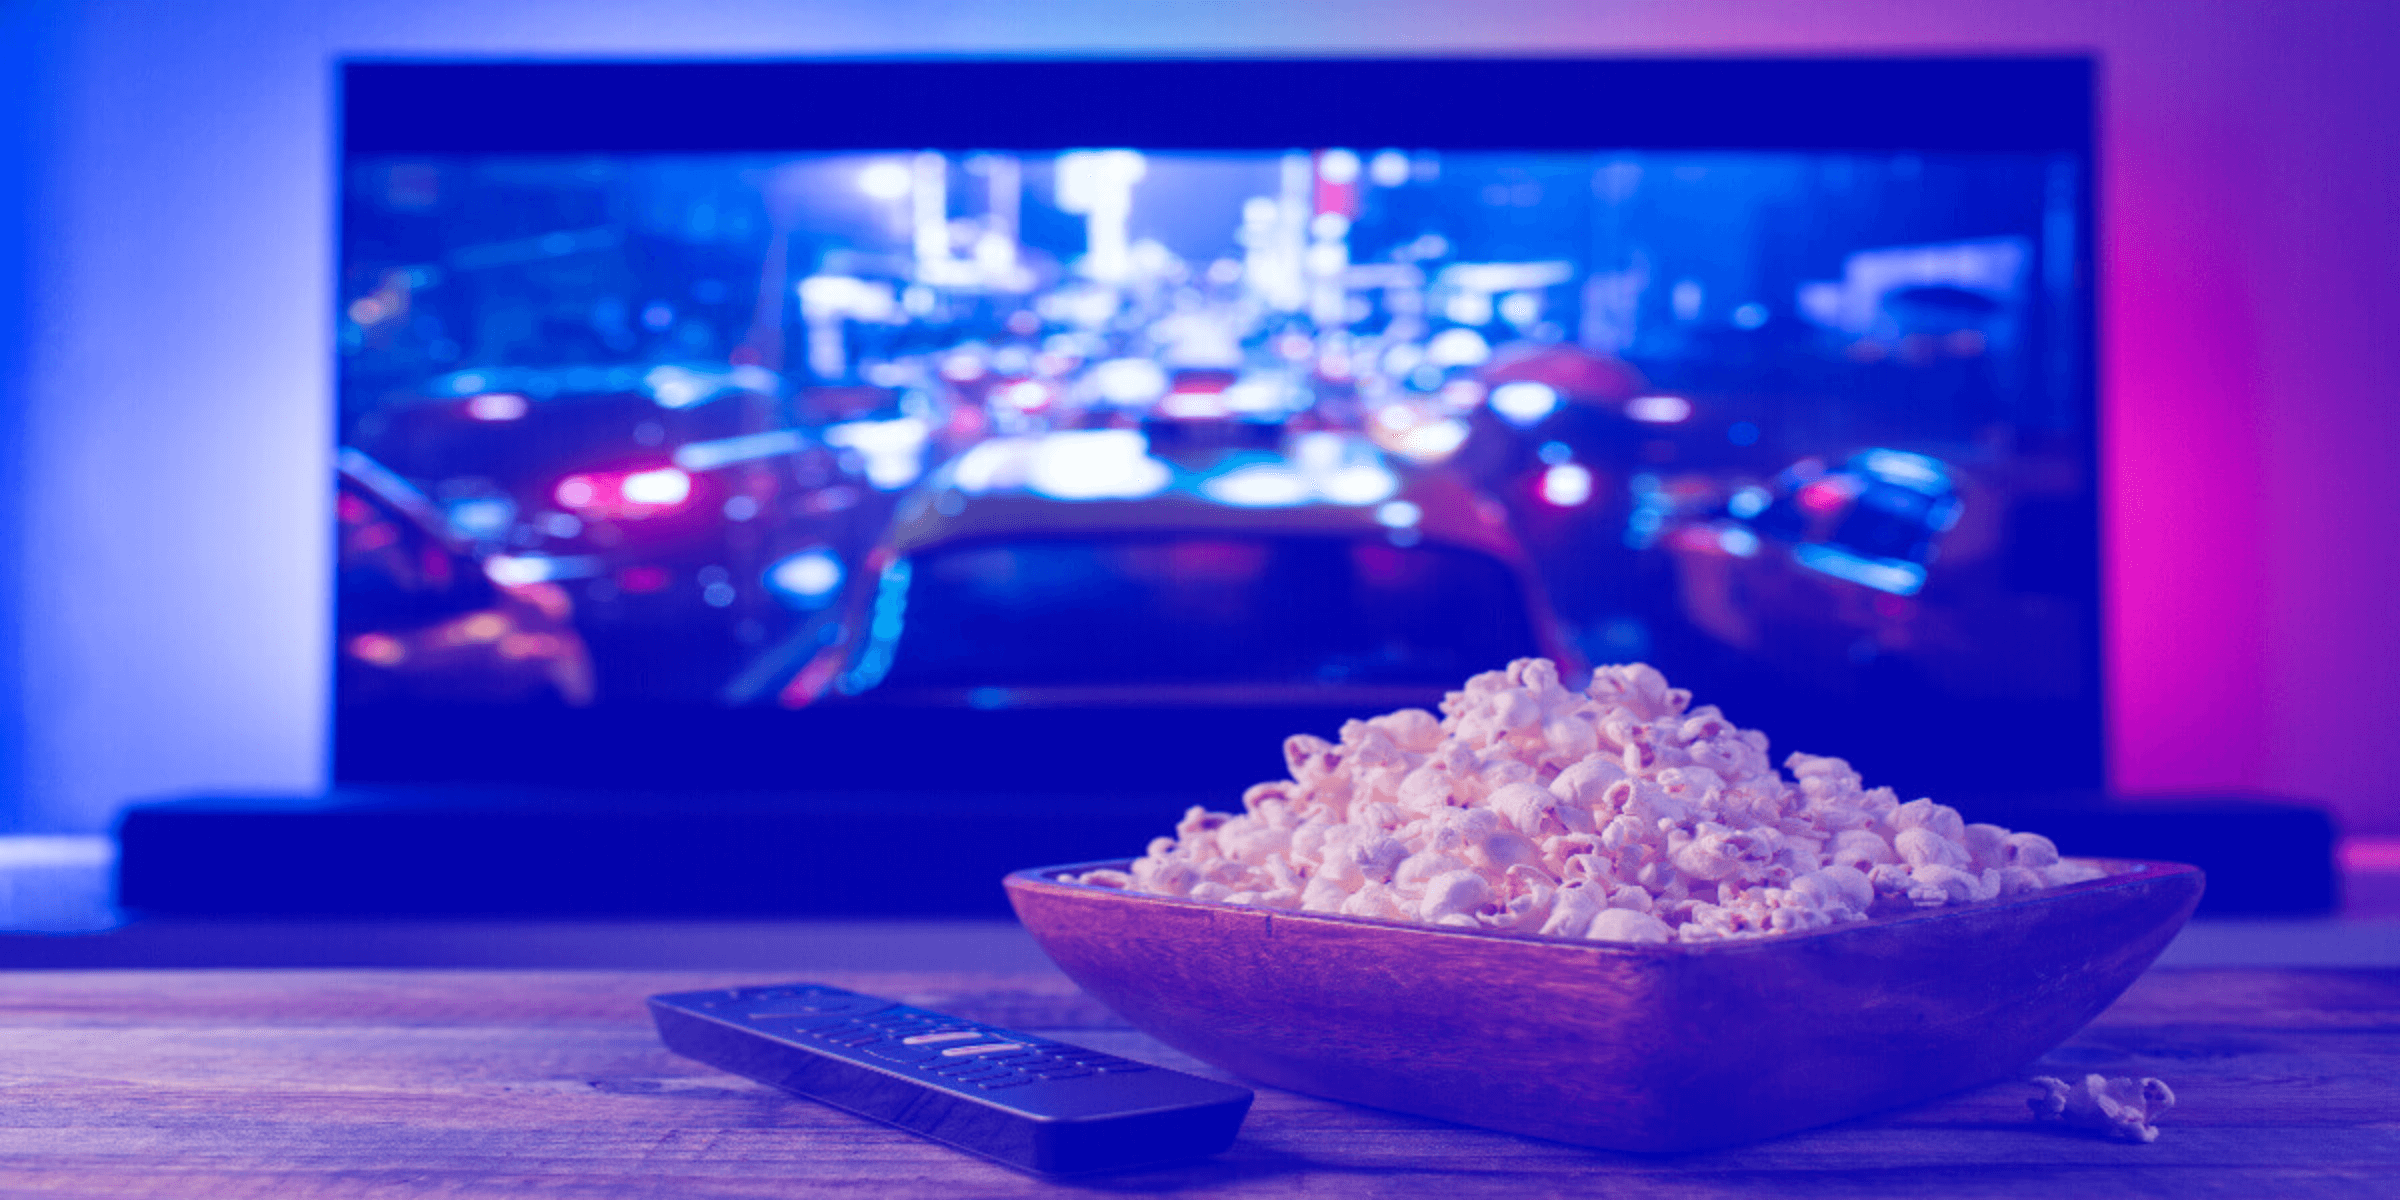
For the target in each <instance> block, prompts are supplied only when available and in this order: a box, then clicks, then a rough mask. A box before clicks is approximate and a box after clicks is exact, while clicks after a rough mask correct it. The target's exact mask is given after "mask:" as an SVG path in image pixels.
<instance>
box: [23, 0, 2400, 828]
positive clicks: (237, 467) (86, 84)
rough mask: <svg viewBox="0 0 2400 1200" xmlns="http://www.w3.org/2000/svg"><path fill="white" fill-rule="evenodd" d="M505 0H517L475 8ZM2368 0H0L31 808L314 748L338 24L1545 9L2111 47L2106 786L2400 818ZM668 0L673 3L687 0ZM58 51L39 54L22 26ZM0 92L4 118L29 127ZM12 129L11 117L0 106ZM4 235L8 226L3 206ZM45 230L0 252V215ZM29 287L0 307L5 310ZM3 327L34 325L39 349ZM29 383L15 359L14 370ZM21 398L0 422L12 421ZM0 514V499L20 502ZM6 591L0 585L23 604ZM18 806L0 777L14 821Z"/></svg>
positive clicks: (1038, 30) (467, 29) (1807, 37)
mask: <svg viewBox="0 0 2400 1200" xmlns="http://www.w3.org/2000/svg"><path fill="white" fill-rule="evenodd" d="M494 10H497V11H494ZM2394 13H2395V10H2394V8H2393V7H2392V6H2391V5H2390V4H2388V3H2349V2H2344V0H2311V2H2310V3H2307V4H2298V5H2294V4H2277V3H2266V2H2260V3H2243V2H2238V0H2222V2H2218V3H2211V4H2205V5H2203V4H2188V3H2177V2H2173V0H2156V2H2153V3H2103V2H2095V0H1991V2H1988V3H1981V4H1965V3H1957V4H1943V5H1934V4H1929V3H1925V2H1923V0H1916V2H1884V0H1820V2H1817V3H1810V4H1797V3H1772V2H1737V0H1683V2H1680V3H1656V2H1637V0H1581V2H1577V3H1559V4H1551V3H1538V2H1526V3H1511V4H1501V5H1481V6H1474V5H1467V4H1432V3H1413V2H1407V0H1395V2H1387V3H1370V2H1359V0H1319V2H1317V3H1309V4H1294V3H1289V2H1288V0H1265V2H1251V0H1213V2H1178V0H1158V2H1153V3H1145V4H1124V3H1121V2H1115V3H1109V2H1102V3H1082V2H1059V3H1047V4H1042V5H1038V6H1036V5H1025V4H1006V3H985V4H967V3H948V4H936V3H916V2H909V0H876V2H874V3H867V2H863V0H852V2H849V3H801V2H789V0H787V2H783V3H766V2H763V0H687V2H686V3H682V4H677V5H671V6H658V5H652V4H644V3H635V2H633V0H577V2H572V3H567V2H558V3H549V2H544V3H520V4H515V5H509V6H500V5H490V4H472V3H420V4H412V5H406V6H401V5H383V4H340V3H334V2H332V0H316V2H308V0H218V2H216V3H198V2H193V3H174V4H167V3H136V2H132V0H125V2H120V3H112V4H105V5H74V6H69V5H61V4H46V3H41V2H38V0H37V2H36V3H33V4H31V5H24V4H20V5H17V6H14V8H13V10H12V12H11V14H9V15H8V16H7V17H5V18H4V19H0V33H10V32H13V31H14V30H15V29H16V28H17V27H18V26H19V25H22V26H23V27H25V28H28V29H32V28H34V27H36V26H39V27H41V29H42V30H44V31H45V32H44V34H43V37H42V38H40V39H30V38H14V37H8V38H0V42H6V43H8V44H7V46H6V47H5V48H0V70H5V69H9V68H12V67H13V68H16V69H17V71H18V73H19V74H20V75H21V76H22V77H23V78H24V79H26V80H27V81H28V82H25V83H23V84H21V85H17V86H15V88H14V91H12V92H10V93H8V95H9V96H10V97H13V96H14V95H15V94H16V93H18V92H23V93H25V94H26V99H25V100H24V101H23V102H22V103H19V104H17V106H16V107H18V108H19V110H20V111H18V112H17V113H16V114H15V117H17V118H27V117H29V118H30V121H24V120H19V121H17V122H16V123H15V124H13V125H11V126H10V128H9V129H8V130H0V133H6V134H7V136H4V137H0V188H14V189H16V195H15V197H14V198H13V199H8V200H7V201H6V202H0V221H5V220H6V219H7V217H8V215H9V213H10V212H12V211H15V208H16V207H23V208H24V209H25V210H26V211H28V212H30V213H31V214H32V216H31V218H30V225H23V224H20V226H19V227H18V228H17V229H14V230H11V229H7V228H0V273H10V272H12V271H13V275H12V276H11V277H10V278H6V279H0V323H6V322H7V321H8V320H9V313H10V307H9V306H10V305H11V304H14V303H18V302H20V301H21V302H22V304H23V305H24V306H25V308H26V309H27V311H29V312H30V313H31V314H32V315H31V319H30V321H29V322H27V323H25V324H23V325H22V327H21V330H20V331H19V332H21V333H22V334H23V335H25V336H0V372H6V371H11V370H15V371H18V372H19V374H18V375H16V376H15V377H14V378H11V379H6V380H0V384H6V386H5V387H0V405H7V408H6V411H5V412H0V455H6V454H15V453H17V450H16V448H15V446H14V445H13V441H14V439H17V438H19V437H21V439H22V443H23V452H22V453H23V457H22V461H23V463H24V467H23V470H22V472H21V473H20V472H18V471H14V470H12V471H9V472H8V473H7V475H6V478H5V479H4V480H0V489H14V490H10V491H8V498H7V500H6V501H5V502H0V521H6V520H8V519H9V514H11V513H12V512H13V513H19V514H22V515H21V517H20V518H18V523H17V525H16V529H17V530H18V531H19V532H20V533H21V549H19V550H18V551H16V552H15V553H17V554H18V555H20V556H21V557H20V558H19V559H18V560H17V562H19V563H21V566H16V565H15V564H12V563H11V561H10V560H9V559H8V558H6V557H0V565H10V566H14V569H11V570H9V571H8V572H7V573H6V575H5V578H7V579H8V580H9V581H10V582H11V583H12V584H14V585H15V587H16V591H14V592H13V593H12V594H10V595H9V596H7V597H6V598H5V599H0V621H4V622H6V626H7V627H8V628H10V629H12V630H13V631H14V632H15V634H16V637H17V641H16V645H15V646H14V647H13V648H7V649H0V669H6V668H9V667H10V666H11V665H12V664H11V657H12V655H13V656H15V657H16V658H18V659H20V660H21V661H20V662H18V663H16V664H14V666H15V669H14V670H12V671H10V673H9V675H8V677H7V679H6V681H5V682H0V724H4V723H5V722H7V721H8V720H9V719H10V714H11V712H12V711H19V712H21V713H22V714H23V716H22V724H21V729H22V736H21V739H20V740H21V747H22V753H21V756H20V758H21V761H18V762H16V763H14V764H12V763H11V762H10V758H9V755H10V750H9V743H10V738H9V736H8V735H7V733H6V731H5V730H4V729H0V770H7V769H11V768H12V766H13V769H14V773H15V775H16V779H15V780H14V787H13V788H12V789H11V790H13V791H16V792H18V793H19V794H20V802H19V803H18V804H17V805H16V806H15V807H16V809H17V815H16V817H15V818H14V820H15V821H16V823H19V824H21V825H24V826H26V827H31V828H56V829H94V828H100V827H103V826H105V825H106V824H107V822H108V821H109V820H110V818H111V815H112V814H113V812H114V810H115V808H116V806H118V805H119V804H121V803H122V802H124V801H125V800H127V799H130V798H134V797H138V796H144V795H153V794H159V793H165V792H175V791H188V790H194V789H203V788H222V787H278V788H305V787H311V786H314V785H316V784H317V783H319V782H320V781H321V779H322V772H323V769H324V758H323V753H322V734H323V729H324V724H325V719H326V669H325V663H324V655H323V651H322V647H323V644H324V639H325V636H326V621H325V617H324V606H325V602H326V597H325V594H324V583H323V581H324V580H325V579H326V578H327V576H328V571H327V563H326V551H325V537H324V532H323V531H324V530H325V529H326V528H327V523H326V521H325V519H324V511H323V510H324V506H325V503H326V488H325V487H324V478H325V471H326V445H327V440H328V437H329V425H328V418H329V415H330V412H331V407H332V405H331V400H330V392H329V389H330V375H331V372H330V364H331V346H330V338H329V335H330V330H331V321H330V319H329V316H328V314H329V313H330V312H331V311H332V310H331V299H330V281H331V266H330V255H331V247H332V239H331V230H330V213H331V180H330V175H329V166H330V157H329V152H330V146H331V130H330V124H329V113H330V107H331V98H330V95H329V90H328V85H329V82H330V80H331V78H332V75H331V69H330V63H331V62H332V61H333V60H334V59H335V58H337V57H340V56H344V55H354V54H390V55H421V54H472V55H501V54H536V55H586V54H589V55H597V54H608V55H617V56H649V55H770V54H803V53H811V52H832V53H862V52H905V51H912V50H913V51H924V50H945V51H959V50H980V49H993V50H1018V51H1027V50H1060V51H1077V52H1094V53H1098V52H1106V51H1111V50H1128V51H1153V52H1155V51H1177V52H1201V51H1207V50H1230V51H1292V50H1315V51H1333V52H1343V51H1354V52H1367V51H1386V52H1396V53H1409V52H1418V53H1435V52H1478V51H1485V52H1499V51H1507V50H1538V51H1543V52H1566V51H1582V52H1592V53H1623V52H1661V53H1704V52H1725V51H1759V52H1769V51H1808V52H1829V53H1838V52H1891V53H1904V52H1919V51H1924V52H1952V53H1955V52H1999V51H2008V50H2027V51H2062V50H2065V51H2080V50H2096V51H2098V52H2099V53H2101V55H2102V56H2103V60H2104V74H2103V78H2104V97H2103V103H2102V112H2103V119H2102V128H2101V139H2102V141H2101V146H2102V172H2101V189H2102V190H2101V203H2102V207H2103V221H2102V230H2101V238H2102V242H2101V245H2102V249H2103V254H2104V258H2103V265H2102V272H2103V273H2102V278H2101V312H2102V322H2103V326H2102V336H2103V339H2104V355H2105V363H2104V367H2103V378H2102V385H2103V391H2104V402H2103V403H2104V427H2105V433H2106V438H2107V444H2106V449H2105V464H2104V467H2105V474H2106V484H2105V487H2106V496H2107V505H2108V530H2107V539H2108V542H2107V544H2108V546H2109V549H2110V555H2111V558H2110V566H2109V574H2108V581H2109V587H2110V592H2111V599H2112V602H2113V605H2114V607H2113V612H2112V616H2111V619H2110V644H2109V669H2110V670H2111V672H2112V679H2113V682H2112V693H2111V699H2112V729H2111V734H2112V744H2113V746H2114V752H2115V766H2114V770H2115V776H2116V781H2117V783H2118V785H2119V786H2121V787H2123V788H2126V789H2130V790H2136V791H2156V790H2170V789H2191V788H2215V787H2241V788H2256V789H2265V790H2272V791H2277V792H2284V793H2289V794H2293V795H2299V796H2306V797H2312V798H2316V799H2320V800H2323V801H2325V802H2327V803H2329V804H2330V805H2332V806H2333V807H2334V808H2335V809H2336V810H2337V811H2338V812H2339V813H2340V814H2342V816H2343V817H2344V818H2345V819H2346V820H2347V821H2348V822H2349V823H2350V824H2351V825H2352V827H2353V828H2362V829H2366V828H2381V829H2384V830H2387V831H2388V830H2400V787H2395V785H2394V784H2393V783H2392V782H2391V781H2390V778H2389V776H2388V774H2387V772H2386V770H2385V769H2384V750H2385V747H2386V746H2388V745H2391V744H2395V743H2400V669H2396V668H2400V623H2395V622H2393V621H2392V620H2390V619H2389V618H2388V617H2387V615H2386V613H2387V611H2388V610H2390V609H2392V608H2393V607H2395V601H2394V599H2393V596H2394V593H2395V592H2400V475H2396V473H2395V470H2394V468H2395V467H2396V466H2400V337H2395V336H2394V335H2393V334H2392V332H2391V331H2390V329H2389V326H2390V323H2391V314H2393V313H2394V312H2395V311H2396V306H2395V304H2394V303H2393V301H2394V299H2395V297H2394V296H2393V292H2394V290H2395V289H2396V288H2400V124H2396V123H2395V122H2394V121H2393V120H2392V114H2394V113H2400V72H2394V71H2392V70H2390V69H2389V68H2388V66H2387V64H2388V63H2390V62H2391V61H2393V60H2394V59H2395V58H2400V18H2396V17H2395V15H2394ZM670 14H671V15H670ZM37 63H38V64H39V65H41V66H43V67H44V70H43V71H41V72H31V73H29V72H28V70H27V69H28V68H29V67H31V66H32V65H36V64H37ZM11 130H13V131H14V132H11ZM20 133H21V134H24V136H18V134H20ZM20 234H30V236H23V237H21V238H19V240H18V241H16V242H13V243H12V242H11V241H10V240H9V239H10V238H17V237H19V235H20ZM12 244H13V245H17V246H19V247H20V248H21V249H22V250H23V251H24V261H23V262H19V263H16V264H15V265H14V266H13V267H12V265H11V264H12V259H11V257H10V253H9V251H8V247H9V246H10V245H12ZM7 333H9V331H7V330H4V329H0V334H7ZM20 358H21V359H22V361H23V365H22V366H17V365H16V364H17V362H18V359H20ZM12 401H13V403H12ZM12 431H14V432H12ZM4 532H6V530H5V529H0V533H4ZM12 615H13V617H14V619H13V620H9V618H11V617H12ZM8 821H9V818H7V816H6V805H5V803H4V802H0V826H5V825H6V824H7V823H8Z"/></svg>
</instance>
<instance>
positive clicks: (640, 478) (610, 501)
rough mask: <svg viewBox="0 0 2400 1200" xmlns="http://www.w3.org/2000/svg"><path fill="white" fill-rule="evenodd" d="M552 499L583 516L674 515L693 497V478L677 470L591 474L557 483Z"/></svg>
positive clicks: (661, 469) (627, 518)
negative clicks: (673, 513) (672, 513)
mask: <svg viewBox="0 0 2400 1200" xmlns="http://www.w3.org/2000/svg"><path fill="white" fill-rule="evenodd" d="M551 496H552V497H553V498H555V499H556V500H557V501H558V506H559V507H560V508H563V509H566V510H568V511H569V512H572V513H575V514H577V515H579V516H584V517H602V518H607V519H610V520H629V519H639V518H642V517H656V516H662V515H664V514H667V513H671V512H675V511H677V510H678V509H681V508H682V507H683V506H684V503H685V502H686V501H688V500H690V499H691V498H692V477H691V476H689V475H686V474H684V473H683V472H682V471H681V470H678V469H676V468H674V467H660V468H658V469H656V470H651V471H629V472H614V471H592V472H587V473H585V474H581V475H569V476H567V477H566V478H565V479H561V480H559V481H558V487H557V488H555V489H553V490H552V492H551Z"/></svg>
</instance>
